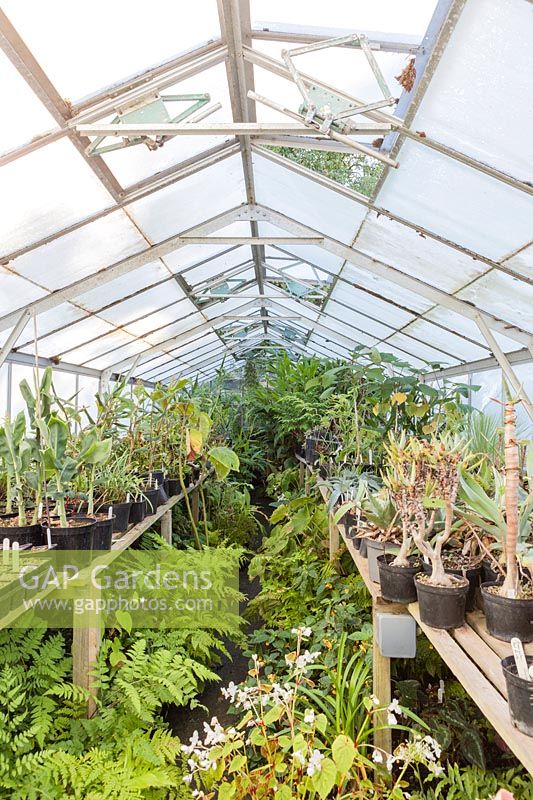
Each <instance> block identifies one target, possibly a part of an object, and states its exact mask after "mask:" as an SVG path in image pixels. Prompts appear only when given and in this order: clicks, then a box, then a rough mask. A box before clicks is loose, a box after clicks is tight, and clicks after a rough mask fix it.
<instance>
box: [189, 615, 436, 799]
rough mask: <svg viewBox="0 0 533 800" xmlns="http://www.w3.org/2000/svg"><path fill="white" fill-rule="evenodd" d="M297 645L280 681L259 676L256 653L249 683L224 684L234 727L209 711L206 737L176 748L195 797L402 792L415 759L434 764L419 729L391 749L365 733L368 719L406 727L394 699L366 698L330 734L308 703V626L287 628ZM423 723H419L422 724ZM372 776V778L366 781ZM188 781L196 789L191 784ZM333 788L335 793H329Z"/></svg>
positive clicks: (311, 655) (312, 664)
mask: <svg viewBox="0 0 533 800" xmlns="http://www.w3.org/2000/svg"><path fill="white" fill-rule="evenodd" d="M293 632H294V633H295V635H296V637H297V641H296V648H295V650H294V651H293V652H291V653H289V654H287V655H286V657H285V658H286V663H287V665H288V667H289V673H288V676H287V677H286V679H284V681H283V683H281V682H277V681H276V679H275V677H274V676H271V677H270V678H268V679H267V678H265V677H264V676H263V674H262V666H263V664H262V662H261V661H260V659H259V658H258V657H257V656H255V657H254V658H253V668H252V669H251V670H250V675H251V677H252V678H253V679H254V682H253V683H251V684H250V685H245V684H241V685H238V686H237V685H235V684H234V683H230V685H229V686H228V687H227V688H226V689H223V690H222V693H223V695H224V697H226V698H227V699H229V700H231V702H232V703H233V705H234V707H235V708H236V709H239V710H241V712H242V718H241V719H240V721H239V722H238V724H236V725H235V726H234V727H229V728H224V727H223V726H222V725H221V724H220V723H219V722H218V720H217V718H216V717H214V718H213V719H212V720H211V723H210V724H209V723H207V722H206V723H204V737H203V738H201V736H200V735H199V733H198V731H195V732H194V735H193V736H192V737H191V739H190V744H189V745H183V746H182V750H183V752H184V753H185V754H186V756H187V764H188V773H187V774H186V775H185V778H184V780H185V782H186V783H188V784H189V785H190V786H191V789H193V792H192V794H193V797H195V798H205V800H211V799H212V798H214V797H215V796H216V797H217V798H218V800H229V799H230V798H231V800H291V798H301V799H304V800H315V799H318V798H320V800H325V798H327V797H329V796H334V797H336V798H337V799H338V800H342V798H348V797H358V796H359V797H376V798H377V797H389V798H391V800H392V798H394V800H396V798H402V797H404V796H407V795H404V793H403V789H402V787H403V786H405V785H406V784H405V781H404V775H405V773H406V771H407V769H408V767H409V766H410V765H411V764H413V763H417V764H418V763H424V764H425V765H426V766H428V765H429V764H433V765H434V769H436V768H438V764H437V758H438V755H437V748H438V745H437V743H433V740H432V739H430V737H425V738H422V736H421V735H419V736H418V738H417V739H414V740H413V741H412V742H406V743H404V744H403V745H401V746H400V747H399V748H397V749H396V751H395V753H394V754H393V755H390V754H387V753H384V752H382V751H381V750H378V749H374V748H373V745H372V743H371V738H372V735H373V733H374V732H375V730H376V726H375V725H374V720H375V719H376V716H377V715H379V714H381V715H382V716H383V715H385V717H387V716H388V724H389V725H390V727H394V728H397V729H404V730H407V729H406V728H403V726H401V725H399V724H398V723H397V717H399V716H401V715H403V714H404V713H405V709H403V708H402V707H401V706H400V705H399V703H398V701H393V703H392V704H390V705H389V706H382V705H380V704H379V701H378V700H377V699H376V698H373V697H365V698H364V707H365V713H364V714H363V722H362V725H361V727H360V729H359V730H358V731H357V732H356V734H355V736H354V735H353V733H352V734H351V735H347V733H345V732H337V733H333V734H332V733H331V725H330V720H328V716H327V715H326V714H325V713H323V712H322V711H320V709H319V708H313V707H312V704H311V702H310V700H311V694H310V693H309V692H308V691H307V690H308V688H309V687H310V686H312V681H311V680H310V679H309V678H308V677H307V675H308V672H309V671H310V670H311V669H314V668H317V667H318V666H319V665H318V663H317V662H318V659H319V658H320V653H319V652H310V651H309V650H307V649H305V646H304V641H305V640H306V639H308V638H309V636H310V635H311V629H310V628H304V627H300V628H297V629H295V630H294V631H293ZM422 724H423V723H422ZM393 768H394V769H395V770H396V771H397V772H398V777H397V779H396V781H395V782H394V785H393V786H392V787H391V786H390V785H387V781H382V780H381V778H382V777H384V775H385V774H387V773H386V770H387V769H388V770H389V771H391V770H392V769H393ZM372 773H373V774H374V776H375V779H376V781H377V783H376V784H375V783H374V781H373V780H371V779H370V777H369V775H371V774H372ZM193 787H194V788H193ZM332 793H334V794H332Z"/></svg>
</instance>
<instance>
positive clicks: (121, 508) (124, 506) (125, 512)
mask: <svg viewBox="0 0 533 800" xmlns="http://www.w3.org/2000/svg"><path fill="white" fill-rule="evenodd" d="M131 506H132V504H131V502H129V503H108V504H107V505H105V506H101V507H100V508H99V509H98V510H99V511H102V512H103V513H106V514H107V513H109V509H110V507H112V508H113V512H112V513H113V514H114V516H115V522H114V524H113V531H114V533H124V532H125V531H127V530H128V525H129V522H130V510H131Z"/></svg>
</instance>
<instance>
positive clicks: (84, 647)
mask: <svg viewBox="0 0 533 800" xmlns="http://www.w3.org/2000/svg"><path fill="white" fill-rule="evenodd" d="M83 597H84V599H88V600H89V599H90V600H91V601H92V603H94V602H95V601H96V600H98V598H99V597H101V591H100V589H97V588H96V587H95V586H94V584H93V583H92V582H91V585H90V589H89V591H88V592H86V593H85V592H84V593H83ZM93 608H94V606H93ZM83 620H84V622H85V624H86V625H85V627H83V628H76V627H74V624H73V631H72V682H73V683H75V684H76V685H77V686H82V687H83V688H84V689H88V690H89V692H90V694H91V697H90V698H89V700H88V702H87V711H86V714H87V717H89V718H90V717H92V716H93V714H94V713H95V711H96V687H95V686H94V678H93V676H92V675H91V673H92V671H93V670H94V667H95V665H96V662H97V660H98V652H99V650H100V642H101V638H102V631H101V628H100V626H99V625H98V626H97V623H98V622H99V617H98V616H97V615H96V612H95V611H86V612H85V614H84V615H83ZM91 624H93V625H94V627H89V625H91Z"/></svg>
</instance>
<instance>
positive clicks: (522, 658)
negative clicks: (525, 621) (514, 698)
mask: <svg viewBox="0 0 533 800" xmlns="http://www.w3.org/2000/svg"><path fill="white" fill-rule="evenodd" d="M511 647H512V650H513V655H514V660H515V663H516V669H517V670H518V677H519V678H522V679H523V680H524V681H528V680H529V670H528V667H527V661H526V654H525V653H524V646H523V644H522V642H521V641H520V639H518V638H517V637H516V636H515V637H514V638H513V639H511Z"/></svg>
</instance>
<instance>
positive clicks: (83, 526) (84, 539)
mask: <svg viewBox="0 0 533 800" xmlns="http://www.w3.org/2000/svg"><path fill="white" fill-rule="evenodd" d="M70 520H71V521H72V523H75V524H72V525H69V526H68V527H67V528H61V527H59V526H58V525H57V524H56V520H53V521H52V523H51V524H50V526H49V525H48V523H47V522H43V523H42V533H43V538H44V541H45V542H47V541H48V536H47V530H48V527H50V540H51V542H52V545H55V546H56V549H57V550H92V549H93V537H94V531H95V528H96V520H95V518H94V517H70Z"/></svg>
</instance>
